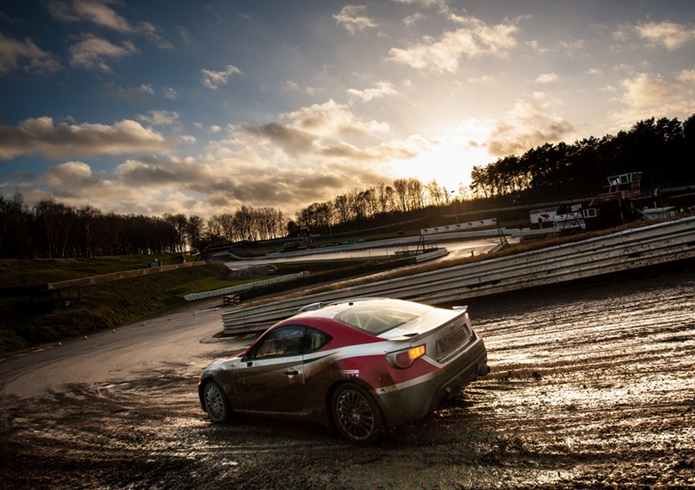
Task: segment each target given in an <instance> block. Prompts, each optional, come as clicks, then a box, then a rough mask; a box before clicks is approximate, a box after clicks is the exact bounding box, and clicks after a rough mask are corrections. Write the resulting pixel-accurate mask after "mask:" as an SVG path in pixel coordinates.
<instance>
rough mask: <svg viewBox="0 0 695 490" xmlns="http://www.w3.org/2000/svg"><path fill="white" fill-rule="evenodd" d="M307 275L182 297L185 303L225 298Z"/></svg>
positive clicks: (300, 273)
mask: <svg viewBox="0 0 695 490" xmlns="http://www.w3.org/2000/svg"><path fill="white" fill-rule="evenodd" d="M308 275H309V273H308V272H306V271H304V272H297V273H296V274H285V275H284V276H278V277H272V278H270V279H263V280H261V281H250V282H246V283H244V284H239V285H237V286H229V287H227V288H220V289H213V290H212V291H203V292H202V293H191V294H187V295H185V296H184V297H183V299H185V300H186V301H197V300H199V299H208V298H215V297H217V296H226V295H229V294H236V293H240V292H243V291H248V290H249V289H254V288H258V287H263V286H270V285H273V284H280V283H282V282H287V281H293V280H295V279H299V278H300V277H305V276H308Z"/></svg>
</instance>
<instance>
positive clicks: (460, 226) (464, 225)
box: [420, 218, 497, 235]
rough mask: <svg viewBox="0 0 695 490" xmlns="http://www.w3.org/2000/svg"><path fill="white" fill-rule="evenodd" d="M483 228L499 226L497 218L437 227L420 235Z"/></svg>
mask: <svg viewBox="0 0 695 490" xmlns="http://www.w3.org/2000/svg"><path fill="white" fill-rule="evenodd" d="M483 226H497V218H490V219H481V220H479V221H469V222H468V223H457V224H455V225H444V226H436V227H434V228H423V229H421V230H420V235H436V234H437V233H452V232H455V231H465V230H470V229H471V228H480V227H483Z"/></svg>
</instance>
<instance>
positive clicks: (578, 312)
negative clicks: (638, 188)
mask: <svg viewBox="0 0 695 490" xmlns="http://www.w3.org/2000/svg"><path fill="white" fill-rule="evenodd" d="M694 272H695V269H694V268H693V266H692V265H690V266H689V267H688V268H681V269H680V270H679V271H677V272H668V273H659V274H657V273H655V272H654V271H649V272H648V274H646V276H647V277H644V276H645V274H642V275H641V276H636V275H634V274H627V275H622V276H619V277H615V278H611V279H610V280H601V281H592V282H583V283H579V284H573V285H567V286H562V287H554V288H545V289H542V290H530V291H525V292H522V293H517V294H513V295H507V296H504V297H501V298H496V299H488V300H477V301H475V302H472V303H470V309H471V313H472V317H473V321H474V324H475V326H476V328H477V330H478V331H479V332H480V333H481V334H482V335H483V336H484V337H485V339H486V344H487V347H488V353H489V360H490V365H491V367H492V369H493V372H492V373H491V375H490V376H488V377H487V378H485V379H483V380H480V381H477V382H475V383H474V384H472V385H471V386H469V387H468V388H467V389H466V390H465V391H464V392H463V394H462V395H461V396H460V397H459V398H458V399H456V400H455V401H453V402H451V403H450V404H448V405H446V406H444V407H442V408H441V409H440V410H439V411H437V412H436V413H435V414H433V415H432V416H431V417H430V418H429V419H427V420H425V421H423V422H422V423H419V424H416V425H413V426H412V427H407V428H404V429H401V430H397V431H392V432H390V433H389V434H387V436H386V437H385V438H384V439H383V440H382V441H381V442H380V443H378V444H377V445H376V446H374V447H369V448H355V447H352V446H349V445H347V444H344V443H343V442H341V440H340V439H338V438H337V437H335V436H334V434H332V433H331V432H330V431H328V430H326V429H324V428H322V427H319V426H313V425H307V424H297V423H287V422H284V421H267V420H254V419H245V420H242V421H240V422H239V423H237V424H234V425H231V426H223V427H220V426H212V425H210V424H209V423H208V422H207V420H206V419H205V417H204V414H203V413H202V411H201V410H200V408H199V406H198V402H197V395H196V378H197V376H198V374H199V372H200V369H202V367H203V366H204V365H206V364H207V363H208V362H209V361H210V360H212V359H214V358H217V357H219V356H220V355H222V354H224V353H225V352H226V351H228V350H234V349H236V348H238V343H228V342H225V341H223V342H218V343H210V344H204V345H205V346H206V349H204V352H203V354H201V353H199V352H197V353H195V354H191V356H190V358H181V357H177V358H175V359H172V362H171V363H170V364H169V365H168V366H166V367H165V368H158V369H157V371H155V372H150V373H147V374H144V375H141V376H138V377H136V378H132V379H131V378H126V379H121V380H115V381H112V382H108V383H95V384H90V383H85V384H79V385H71V386H68V387H66V388H63V389H61V390H58V391H56V392H54V393H52V394H48V395H42V396H39V397H33V398H29V399H20V398H17V397H15V396H5V397H3V399H2V400H1V402H2V413H1V419H0V424H1V425H0V430H1V434H0V436H1V439H0V460H1V463H0V469H1V473H2V479H1V480H0V487H2V488H138V489H139V488H143V489H144V488H162V489H164V488H228V487H232V486H234V487H235V488H248V489H258V488H284V489H291V488H317V489H318V488H321V489H324V488H334V489H342V488H397V489H399V490H401V489H409V488H442V489H449V488H452V489H453V488H522V489H524V488H526V489H528V488H616V489H617V488H621V489H622V488H644V489H652V488H695V378H694V377H693V372H694V369H695V274H694ZM237 340H239V339H237ZM241 340H242V342H241V343H243V342H245V341H250V339H241Z"/></svg>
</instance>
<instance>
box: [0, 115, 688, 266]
mask: <svg viewBox="0 0 695 490" xmlns="http://www.w3.org/2000/svg"><path fill="white" fill-rule="evenodd" d="M694 155H695V114H694V115H691V116H690V117H689V118H688V119H687V120H686V121H684V122H681V121H679V120H678V119H675V118H674V119H668V118H661V119H658V120H657V119H654V118H651V119H646V120H643V121H640V122H637V123H636V124H635V125H634V126H633V127H632V128H630V129H629V130H623V131H620V132H618V133H617V134H616V135H605V136H603V137H601V138H597V137H590V138H585V139H582V140H580V141H576V142H574V143H573V144H567V143H564V142H561V143H558V144H550V143H546V144H544V145H541V146H538V147H536V148H532V149H529V150H528V151H526V152H525V153H524V154H523V155H520V156H517V155H509V156H505V157H503V158H499V159H498V160H497V161H495V162H493V163H490V164H487V165H480V166H474V167H473V171H472V173H471V185H470V186H469V187H468V188H463V187H462V188H459V189H447V188H446V187H445V186H441V185H439V184H438V183H437V182H436V181H435V180H432V181H430V182H426V183H423V182H421V181H420V180H418V179H415V178H408V179H396V180H394V181H393V182H392V183H391V184H386V183H381V184H379V185H376V186H372V187H370V188H367V189H354V190H352V191H350V192H347V193H345V194H341V195H339V196H337V197H336V198H335V199H333V200H331V201H325V202H315V203H312V204H310V205H308V206H307V207H306V208H304V209H302V210H301V211H299V212H298V213H296V215H295V216H294V218H293V219H289V218H288V217H286V216H285V215H284V213H283V212H282V211H281V210H278V209H274V208H253V207H249V206H242V207H241V208H240V209H238V210H236V211H235V212H234V213H221V214H216V215H213V216H211V217H210V218H209V219H207V220H205V219H203V218H201V217H200V216H195V215H193V216H186V215H184V214H164V215H163V216H161V217H155V216H143V215H121V214H115V213H104V212H102V211H100V210H99V209H95V208H93V207H90V206H85V207H80V208H75V207H73V206H69V205H66V204H63V203H61V202H58V201H56V200H54V199H50V198H49V199H44V200H42V201H40V202H38V203H37V204H35V205H34V206H32V207H29V206H27V205H26V204H25V203H24V199H23V196H22V195H21V194H19V193H18V194H15V195H13V196H7V197H6V196H2V195H0V258H20V259H35V258H69V257H74V258H77V257H80V258H88V257H96V256H109V255H122V254H157V253H177V252H184V251H190V250H194V251H196V250H197V251H200V250H204V249H205V248H206V247H209V246H219V245H223V244H229V243H234V242H239V241H258V240H269V239H275V238H281V237H285V236H288V235H292V234H294V233H296V232H297V230H300V229H304V228H308V229H309V230H311V231H312V233H323V234H326V233H330V234H333V233H340V232H341V231H344V230H355V229H363V228H370V227H372V226H376V225H379V224H384V223H388V222H394V221H404V220H407V219H408V218H409V217H413V216H421V215H422V214H423V212H424V211H427V212H433V213H434V212H437V210H444V209H447V210H448V209H450V208H451V207H452V204H453V205H454V206H457V209H458V208H460V209H466V207H467V206H468V207H477V208H480V207H484V206H485V205H486V203H489V204H492V203H494V204H495V205H500V204H504V203H507V202H520V201H521V202H523V201H525V202H529V203H530V202H534V201H535V202H540V201H541V200H545V201H546V202H547V201H552V200H559V199H568V198H572V197H581V196H592V195H595V194H597V193H598V192H600V191H601V189H602V187H603V186H604V185H605V182H606V178H607V177H608V176H610V175H616V174H620V173H625V172H635V171H639V172H643V176H642V185H643V187H646V188H650V189H657V188H668V187H675V186H684V185H687V184H695V159H694V158H693V157H694Z"/></svg>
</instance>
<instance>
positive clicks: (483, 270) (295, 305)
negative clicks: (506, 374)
mask: <svg viewBox="0 0 695 490" xmlns="http://www.w3.org/2000/svg"><path fill="white" fill-rule="evenodd" d="M690 258H695V217H688V218H682V219H679V220H675V221H669V222H663V223H655V224H652V225H648V226H644V227H640V228H635V229H631V230H625V231H620V232H617V233H613V234H610V235H606V236H602V237H596V238H590V239H587V240H582V241H579V242H574V243H567V244H563V245H557V246H552V247H547V248H543V249H540V250H535V251H530V252H524V253H519V254H516V255H510V256H507V257H500V258H493V259H488V260H482V261H480V262H474V263H470V264H464V265H459V266H453V267H448V268H445V269H440V270H436V271H431V272H424V273H420V274H412V275H409V276H407V277H400V278H396V279H388V280H384V281H378V282H374V283H370V284H364V285H359V286H353V287H346V288H342V289H336V290H334V291H328V292H322V293H317V294H310V295H306V296H303V297H295V298H289V299H283V300H278V301H276V302H274V303H272V304H266V305H258V306H249V307H246V308H237V309H235V310H233V311H228V312H224V313H222V321H223V325H224V333H225V334H236V333H242V332H255V331H260V330H265V329H266V328H268V327H269V326H271V325H272V324H273V323H276V322H277V321H280V320H282V319H284V318H287V317H289V316H291V315H293V314H294V313H296V312H297V310H298V309H299V308H300V307H302V306H304V305H306V304H309V303H314V302H319V301H333V300H338V299H345V298H351V297H360V296H362V297H363V296H386V297H392V298H401V299H409V300H413V301H420V302H423V303H428V304H435V305H436V304H440V305H441V304H452V303H465V302H466V301H468V300H470V299H472V298H476V297H481V296H488V295H492V294H497V293H502V292H509V291H515V290H519V289H524V288H529V287H534V286H543V285H550V284H556V283H560V282H566V281H572V280H575V279H581V278H586V277H591V276H597V275H602V274H609V273H612V272H619V271H624V270H628V269H636V268H640V267H646V266H651V265H658V264H662V263H666V262H672V261H677V260H683V259H690Z"/></svg>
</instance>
